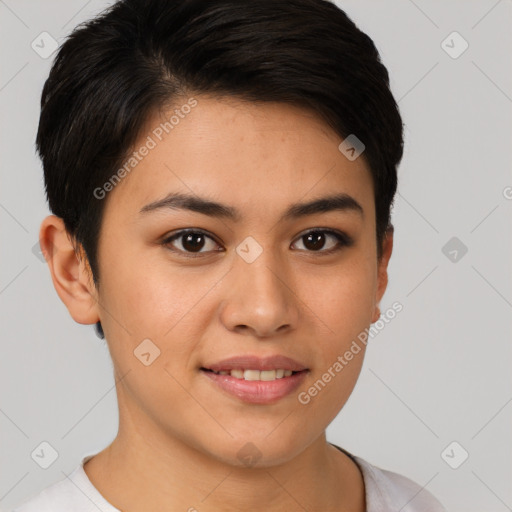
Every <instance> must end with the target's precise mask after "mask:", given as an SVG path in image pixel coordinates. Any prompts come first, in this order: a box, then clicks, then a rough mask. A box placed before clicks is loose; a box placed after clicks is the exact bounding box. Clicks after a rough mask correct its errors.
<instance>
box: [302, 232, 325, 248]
mask: <svg viewBox="0 0 512 512" xmlns="http://www.w3.org/2000/svg"><path fill="white" fill-rule="evenodd" d="M310 242H312V243H311V244H310ZM324 243H325V234H324V233H322V232H320V231H313V232H311V233H308V234H307V235H306V243H305V244H304V245H305V246H306V247H307V248H308V249H313V250H317V249H321V248H322V247H323V246H324Z"/></svg>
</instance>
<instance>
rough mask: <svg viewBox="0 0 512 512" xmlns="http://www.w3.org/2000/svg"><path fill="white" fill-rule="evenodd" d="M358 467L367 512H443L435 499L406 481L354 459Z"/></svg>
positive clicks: (413, 483)
mask: <svg viewBox="0 0 512 512" xmlns="http://www.w3.org/2000/svg"><path fill="white" fill-rule="evenodd" d="M354 459H355V461H356V463H357V464H358V466H359V467H360V468H361V471H362V473H363V477H364V483H365V489H366V491H365V492H366V502H367V510H368V512H374V511H375V512H387V511H389V512H391V511H395V510H401V512H446V509H445V508H444V507H443V505H441V503H440V502H439V501H438V500H437V498H436V497H435V496H434V495H433V494H432V493H430V492H429V491H428V490H427V489H425V488H424V487H422V486H421V485H419V484H417V483H416V482H414V481H412V480H410V479H409V478H407V477H405V476H403V475H400V474H398V473H395V472H393V471H388V470H386V469H382V468H379V467H377V466H373V465H372V464H370V463H369V462H367V461H365V460H364V459H362V458H360V457H356V456H354Z"/></svg>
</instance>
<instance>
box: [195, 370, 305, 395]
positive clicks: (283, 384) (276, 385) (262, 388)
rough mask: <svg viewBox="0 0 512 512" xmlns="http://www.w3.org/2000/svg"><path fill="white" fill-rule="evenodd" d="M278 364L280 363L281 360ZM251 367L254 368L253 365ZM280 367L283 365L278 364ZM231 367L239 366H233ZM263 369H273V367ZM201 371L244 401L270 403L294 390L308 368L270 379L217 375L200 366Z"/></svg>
mask: <svg viewBox="0 0 512 512" xmlns="http://www.w3.org/2000/svg"><path fill="white" fill-rule="evenodd" d="M230 364H231V363H230ZM280 364H282V362H281V363H280ZM246 368H247V367H246ZM251 368H252V369H256V368H254V367H251ZM280 368H283V367H282V366H280ZM233 369H241V368H236V367H233ZM263 369H272V370H273V369H275V368H263ZM216 371H217V370H216ZM201 373H202V374H203V375H205V376H206V377H207V378H208V379H210V382H213V383H214V385H216V386H218V387H219V388H220V389H222V390H223V391H225V392H227V393H229V394H230V395H231V396H235V397H237V398H239V399H240V400H242V401H244V402H248V403H252V404H272V403H275V402H277V401H279V400H280V399H282V398H284V397H285V396H287V395H289V394H290V393H292V392H293V391H295V390H296V389H297V388H298V387H299V386H300V385H301V383H302V382H303V381H304V379H305V378H306V375H307V374H308V373H309V370H306V369H304V370H302V371H298V373H294V374H292V375H290V376H289V377H283V378H281V379H276V380H271V381H260V380H244V379H237V378H236V377H232V376H231V375H219V374H217V373H213V372H209V371H207V370H205V369H204V368H201Z"/></svg>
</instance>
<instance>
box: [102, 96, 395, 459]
mask: <svg viewBox="0 0 512 512" xmlns="http://www.w3.org/2000/svg"><path fill="white" fill-rule="evenodd" d="M195 98H196V100H197V105H196V106H195V107H194V108H193V109H192V110H191V111H190V113H188V114H187V115H186V116H184V117H183V118H181V119H180V121H179V124H177V125H175V126H174V128H173V129H172V131H170V133H168V134H166V133H165V132H163V136H162V137H161V138H162V140H159V138H158V137H157V136H155V133H159V132H158V131H157V132H154V131H153V130H155V129H156V128H157V127H158V126H159V124H160V123H161V122H163V121H165V118H167V119H168V118H169V117H170V115H171V114H172V113H171V114H168V115H166V116H162V117H158V116H157V115H156V114H155V116H154V117H153V118H151V119H150V120H149V122H148V125H147V126H148V128H147V131H145V132H144V133H143V135H142V136H141V138H140V141H139V143H138V144H136V145H135V146H136V148H140V147H141V146H142V145H143V144H144V143H146V142H147V141H148V138H147V137H148V136H150V137H151V138H152V139H153V141H154V142H156V144H155V146H154V147H152V148H151V149H150V150H149V151H148V152H147V155H146V156H145V157H143V158H142V159H141V161H140V162H139V163H138V164H137V165H136V167H135V168H134V169H133V170H132V171H131V172H130V173H129V174H127V175H126V176H125V177H124V178H123V179H122V181H121V182H120V183H119V184H117V185H116V186H115V187H114V188H113V190H111V191H110V192H108V194H107V196H106V198H105V199H104V200H105V201H106V205H105V213H104V220H103V224H102V228H101V233H100V242H99V247H98V259H99V269H100V289H99V292H95V293H96V298H97V301H98V303H99V304H100V305H101V306H95V307H97V314H98V317H99V319H101V323H102V326H103V330H104V332H105V336H106V339H107V342H108V345H109V349H110V353H111V355H112V359H113V362H114V366H115V370H116V377H117V378H118V379H120V378H121V377H123V376H124V378H123V379H122V380H121V381H120V382H118V384H117V386H118V399H119V402H120V410H121V416H120V422H121V423H122V422H123V417H124V416H125V415H126V417H128V416H130V418H131V419H132V420H134V421H135V420H136V421H137V424H138V425H140V426H141V427H140V428H142V429H151V430H152V432H153V433H155V432H158V435H161V436H163V438H165V437H167V438H169V439H178V440H180V441H181V442H184V443H186V444H187V445H189V446H191V447H193V448H194V449H196V450H198V451H199V452H202V453H204V454H207V455H209V456H211V457H213V458H215V459H217V460H219V461H224V462H227V463H229V464H235V465H237V464H240V463H241V462H240V453H243V452H240V450H243V449H245V450H248V449H249V450H256V449H257V450H258V451H259V452H260V453H261V456H262V460H261V462H262V463H268V464H274V463H278V462H280V461H285V460H287V459H289V458H291V457H293V456H294V455H296V454H298V453H300V451H301V450H303V449H304V448H305V447H306V446H308V445H310V444H311V443H312V442H313V441H314V440H315V439H317V438H318V437H319V436H320V435H321V434H322V433H323V432H324V431H325V429H326V427H327V425H328V424H329V423H330V422H331V421H332V420H333V419H334V418H335V416H336V415H337V414H338V412H339V411H340V409H341V408H342V407H343V405H344V404H345V402H346V401H347V399H348V397H349V396H350V394H351V392H352V390H353V388H354V385H355V383H356V380H357V377H358V375H359V373H360V369H361V365H362V362H363V355H364V344H362V343H359V346H360V351H359V352H358V353H357V355H354V356H353V358H352V359H351V360H350V361H346V360H345V359H344V360H345V361H346V364H344V365H343V369H342V370H341V371H340V370H339V366H336V365H335V363H336V361H338V363H339V361H340V360H339V359H338V357H339V356H341V357H343V356H344V354H345V353H346V352H347V351H349V350H350V347H351V346H353V345H352V344H353V342H354V340H357V337H358V335H359V334H360V333H361V332H362V331H364V330H365V329H366V328H368V327H369V325H370V323H371V322H372V321H375V320H376V319H377V317H378V310H377V305H378V302H379V301H380V298H381V296H382V294H383V293H384V290H385V286H386V275H385V274H386V273H385V270H386V269H385V266H386V265H387V259H386V257H385V258H384V261H381V262H380V266H379V262H378V261H377V258H376V253H377V251H376V241H375V207H374V199H373V184H372V178H371V175H370V172H369V170H368V168H367V167H366V163H365V161H364V160H363V158H362V157H359V158H357V159H356V160H353V161H350V160H349V159H347V158H346V157H345V156H344V155H343V154H342V153H341V152H340V150H339V149H338V145H339V144H340V142H341V139H340V138H339V137H338V136H337V135H336V134H335V133H334V132H333V131H332V130H330V129H329V127H328V126H327V125H325V124H324V123H323V121H321V120H320V119H318V118H317V117H316V116H315V115H314V114H313V113H310V112H308V111H306V110H303V109H299V108H297V107H292V106H288V105H284V104H274V103H272V104H271V103H266V104H261V105H260V104H254V103H251V104H247V103H242V102H238V101H235V100H234V99H231V100H227V99H223V100H220V99H213V98H208V97H205V96H199V95H198V96H195ZM150 145H152V144H150ZM169 194H185V195H188V196H192V198H195V199H196V200H204V201H210V202H215V203H220V204H222V205H224V206H225V207H226V208H225V210H223V209H222V208H215V207H210V208H204V207H203V208H202V209H201V208H195V209H188V208H185V207H183V204H182V205H181V207H180V205H179V204H177V203H176V202H175V203H172V204H171V202H170V201H168V203H167V206H165V205H160V207H158V206H157V205H156V204H155V203H156V202H158V201H160V200H162V199H164V198H166V197H167V196H168V195H169ZM341 194H345V195H346V196H345V201H344V202H340V201H338V202H337V203H336V204H337V207H335V208H334V207H333V208H327V209H326V210H327V211H322V209H321V208H320V209H318V208H316V209H315V208H314V207H310V208H309V209H302V211H301V210H300V208H295V209H294V210H293V211H292V212H291V213H290V212H289V210H290V207H291V205H297V204H302V203H311V202H314V201H316V200H318V199H321V198H326V197H333V196H337V195H341ZM347 198H348V199H347ZM151 204H152V205H153V206H148V205H151ZM197 204H199V201H196V205H197ZM347 205H348V206H347ZM357 205H358V206H357ZM359 207H360V208H359ZM228 209H229V210H228ZM198 210H201V211H198ZM228 211H229V212H231V213H233V215H232V216H231V215H228V214H227V213H226V212H228ZM222 212H223V213H224V214H223V215H220V213H222ZM287 212H288V213H289V215H287V216H285V213H287ZM293 213H295V214H293ZM183 230H189V231H190V233H183ZM389 254H390V253H389ZM95 304H96V303H95ZM141 344H142V345H141ZM276 355H281V356H286V357H288V358H291V359H293V360H294V361H295V362H296V363H298V364H299V365H300V368H303V369H304V370H303V371H301V372H300V373H298V374H293V375H292V376H291V377H283V378H282V379H276V380H275V381H272V382H271V381H265V382H261V379H263V378H272V376H273V375H272V374H271V373H266V374H264V375H265V377H264V376H263V374H259V377H258V376H257V374H254V373H251V372H249V373H248V374H247V376H248V377H249V378H250V377H251V375H252V377H253V378H256V379H259V380H260V382H259V383H255V382H253V381H250V382H245V381H241V380H238V382H234V381H235V380H237V377H236V376H231V375H227V376H222V375H219V376H215V377H214V376H213V375H212V374H211V373H212V372H208V371H206V370H203V369H202V368H207V369H208V368H211V367H212V366H214V364H215V363H219V362H222V361H223V360H225V359H228V358H232V357H236V356H240V357H246V356H254V357H257V358H266V357H270V356H276ZM241 364H242V365H243V366H245V367H246V368H247V369H251V368H254V366H257V364H256V363H252V362H246V363H241ZM221 366H222V365H221ZM224 366H229V364H227V363H226V364H224ZM234 366H236V365H234ZM238 366H240V365H238ZM270 366H271V367H272V366H274V367H277V368H282V367H283V366H284V367H286V365H285V363H283V362H281V363H280V362H274V364H272V360H270ZM335 368H338V370H336V369H335ZM329 369H331V371H330V372H329ZM326 372H327V373H330V376H331V378H330V379H328V378H327V377H325V374H326ZM319 379H320V380H322V382H323V384H324V385H320V386H319V385H318V384H317V388H316V389H317V391H316V393H315V392H314V391H313V392H308V390H310V389H311V388H312V386H314V384H315V382H317V381H318V380H319ZM285 381H286V383H285ZM240 384H242V385H240ZM244 386H245V387H244ZM247 443H252V445H247ZM248 446H251V448H248ZM244 447H245V448H244ZM254 447H255V448H254Z"/></svg>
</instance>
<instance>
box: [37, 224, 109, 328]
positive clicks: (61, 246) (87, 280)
mask: <svg viewBox="0 0 512 512" xmlns="http://www.w3.org/2000/svg"><path fill="white" fill-rule="evenodd" d="M39 244H40V246H41V251H42V253H43V254H44V257H45V259H46V262H47V263H48V267H49V268H50V273H51V276H52V281H53V286H54V287H55V290H56V291H57V294H58V295H59V297H60V299H61V300H62V302H64V304H65V305H66V307H67V308H68V311H69V313H70V315H71V316H72V318H73V320H75V322H78V323H79V324H95V323H96V322H97V321H99V319H100V318H99V315H98V312H99V306H98V299H97V291H96V287H95V286H94V284H93V281H92V273H91V271H90V267H89V264H88V263H89V262H88V261H87V257H86V256H85V252H83V257H82V258H81V261H80V259H79V258H78V256H77V254H76V252H75V247H74V246H73V243H72V241H71V236H70V235H69V233H68V232H67V231H66V228H65V226H64V221H63V220H62V219H61V218H60V217H57V216H55V215H49V216H48V217H46V218H45V219H44V220H43V222H42V224H41V228H40V230H39Z"/></svg>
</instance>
